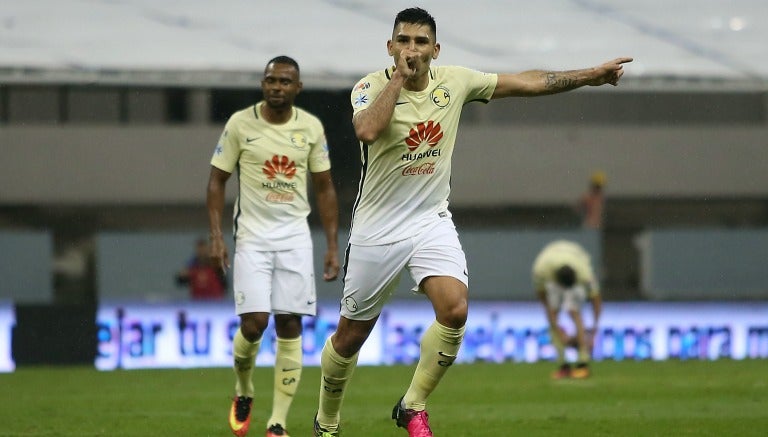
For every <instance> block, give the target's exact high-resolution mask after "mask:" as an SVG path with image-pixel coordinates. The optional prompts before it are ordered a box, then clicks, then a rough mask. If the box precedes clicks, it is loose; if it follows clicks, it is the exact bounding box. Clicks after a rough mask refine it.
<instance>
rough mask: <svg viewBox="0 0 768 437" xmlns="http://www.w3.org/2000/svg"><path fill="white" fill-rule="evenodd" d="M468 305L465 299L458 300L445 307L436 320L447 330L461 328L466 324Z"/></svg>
mask: <svg viewBox="0 0 768 437" xmlns="http://www.w3.org/2000/svg"><path fill="white" fill-rule="evenodd" d="M468 313H469V305H468V304H467V300H466V299H460V300H458V301H456V302H455V303H454V304H452V305H450V306H449V307H447V308H446V309H445V310H444V311H442V313H441V314H438V317H437V320H438V321H439V322H440V323H442V324H443V325H445V326H447V327H449V328H455V329H458V328H461V327H462V326H464V325H465V324H466V323H467V315H468Z"/></svg>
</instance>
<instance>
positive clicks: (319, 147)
mask: <svg viewBox="0 0 768 437" xmlns="http://www.w3.org/2000/svg"><path fill="white" fill-rule="evenodd" d="M328 154H329V149H328V139H327V138H326V137H325V132H324V131H323V129H322V127H321V129H320V135H319V136H318V137H317V138H316V139H315V141H313V142H312V149H311V150H310V151H309V171H310V172H312V173H320V172H324V171H327V170H330V169H331V159H330V157H329V155H328Z"/></svg>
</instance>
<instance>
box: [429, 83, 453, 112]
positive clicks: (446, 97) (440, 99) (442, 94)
mask: <svg viewBox="0 0 768 437" xmlns="http://www.w3.org/2000/svg"><path fill="white" fill-rule="evenodd" d="M432 103H434V104H435V105H437V106H438V107H439V108H445V107H446V106H448V104H449V103H451V92H450V91H448V88H446V87H444V86H443V85H440V86H439V87H437V88H435V89H434V90H432Z"/></svg>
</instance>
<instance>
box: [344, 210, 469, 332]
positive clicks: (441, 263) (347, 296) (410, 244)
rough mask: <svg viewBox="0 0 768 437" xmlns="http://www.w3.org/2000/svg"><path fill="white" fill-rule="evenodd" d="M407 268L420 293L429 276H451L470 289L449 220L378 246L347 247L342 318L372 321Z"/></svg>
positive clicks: (454, 230)
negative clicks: (402, 238) (405, 237)
mask: <svg viewBox="0 0 768 437" xmlns="http://www.w3.org/2000/svg"><path fill="white" fill-rule="evenodd" d="M403 268H407V269H408V271H409V272H410V274H411V278H413V281H414V282H415V283H416V287H414V291H419V285H420V284H421V281H422V280H424V279H425V278H427V277H429V276H450V277H453V278H456V279H458V280H459V281H461V282H463V283H464V285H467V286H469V276H468V274H467V259H466V257H465V256H464V250H462V248H461V243H459V236H458V234H457V233H456V227H455V226H454V225H453V221H452V220H451V219H450V218H440V219H439V222H438V223H436V225H435V226H433V227H431V228H429V229H428V230H426V231H424V232H422V233H420V234H418V235H416V236H414V237H411V238H407V239H405V240H402V241H398V242H396V243H392V244H385V245H379V246H358V245H349V246H348V247H347V254H346V259H345V265H344V270H345V272H346V273H345V275H344V297H343V298H342V299H341V311H340V312H341V315H342V316H344V317H346V318H348V319H352V320H371V319H373V318H375V317H377V316H378V315H379V314H381V310H382V308H383V307H384V304H385V303H387V301H388V300H389V298H390V297H391V295H392V293H393V292H394V291H395V290H396V289H397V286H398V284H399V283H400V274H401V273H402V271H403Z"/></svg>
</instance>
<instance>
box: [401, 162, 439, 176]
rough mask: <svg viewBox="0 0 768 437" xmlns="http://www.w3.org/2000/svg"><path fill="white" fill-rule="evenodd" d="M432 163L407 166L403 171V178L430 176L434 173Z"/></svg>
mask: <svg viewBox="0 0 768 437" xmlns="http://www.w3.org/2000/svg"><path fill="white" fill-rule="evenodd" d="M435 168H436V165H435V163H434V162H424V163H421V164H419V165H409V166H408V167H405V168H404V169H403V176H422V175H431V174H432V173H434V172H435Z"/></svg>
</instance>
